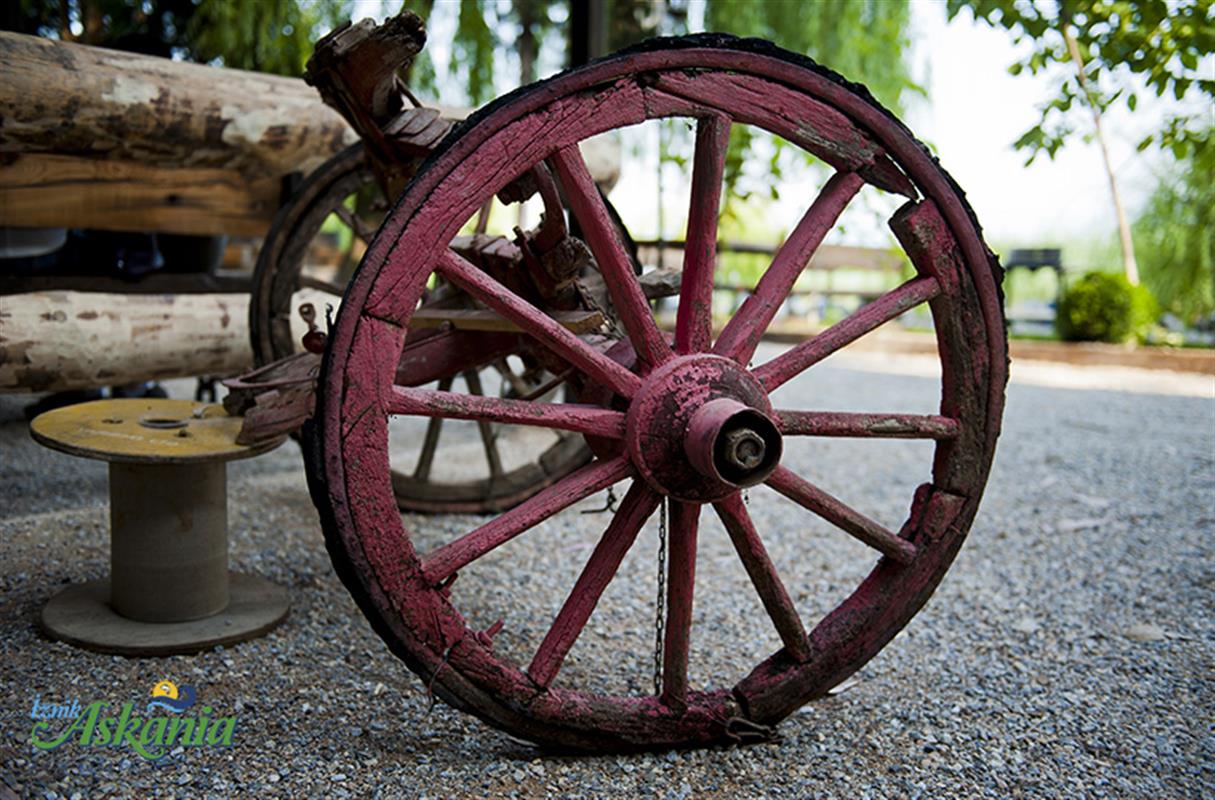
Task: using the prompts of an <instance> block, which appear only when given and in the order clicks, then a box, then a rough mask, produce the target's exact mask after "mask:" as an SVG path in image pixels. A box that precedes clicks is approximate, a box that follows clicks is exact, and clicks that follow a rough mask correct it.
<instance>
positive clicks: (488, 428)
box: [249, 144, 590, 512]
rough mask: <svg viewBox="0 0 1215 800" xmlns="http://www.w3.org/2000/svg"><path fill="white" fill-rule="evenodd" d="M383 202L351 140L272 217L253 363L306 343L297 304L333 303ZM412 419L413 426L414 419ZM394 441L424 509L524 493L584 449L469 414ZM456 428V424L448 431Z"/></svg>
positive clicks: (512, 366) (537, 381) (584, 456)
mask: <svg viewBox="0 0 1215 800" xmlns="http://www.w3.org/2000/svg"><path fill="white" fill-rule="evenodd" d="M388 207H389V203H388V201H387V200H386V199H385V198H384V196H383V193H382V191H381V190H380V187H379V184H378V182H377V181H376V177H375V174H374V172H373V171H372V169H371V166H370V165H369V164H368V162H367V158H366V153H365V149H364V147H363V145H361V144H356V145H352V146H350V147H347V148H346V149H345V150H343V151H341V152H340V153H338V154H337V155H335V156H334V157H333V158H331V159H330V160H329V161H327V162H325V163H324V164H323V165H321V166H320V167H319V168H318V169H317V170H316V171H315V172H313V173H312V174H311V175H309V176H308V177H307V178H306V179H305V180H304V182H303V184H302V185H301V186H300V187H299V189H298V190H297V191H296V192H295V194H294V196H293V197H292V199H291V201H290V202H289V203H288V204H287V205H285V206H284V207H283V209H282V210H281V211H280V212H279V214H278V215H277V217H276V218H275V221H274V224H273V225H272V226H271V229H270V231H269V233H268V234H267V235H266V239H265V241H264V242H263V245H262V249H261V252H260V254H259V256H258V262H257V269H256V271H255V273H254V279H253V291H252V297H251V301H250V306H249V328H250V333H251V335H252V342H253V351H254V357H255V359H256V361H257V363H258V365H264V364H268V363H270V362H272V361H275V360H278V359H280V358H285V357H286V356H289V355H292V354H293V353H297V352H299V351H300V350H302V349H303V347H302V344H301V338H302V335H303V334H304V333H305V332H307V330H308V328H307V327H306V325H305V323H304V321H303V319H302V317H301V313H300V310H301V308H302V307H303V306H305V305H306V304H310V305H312V306H313V307H314V309H316V310H318V312H319V313H320V314H321V315H323V314H324V313H325V310H326V307H331V308H334V309H336V308H337V307H338V306H339V305H340V303H341V298H342V293H343V291H344V290H345V288H346V283H347V281H348V279H349V277H350V275H351V273H352V272H353V271H354V267H355V266H356V265H357V264H358V261H359V259H360V258H361V257H362V254H363V250H364V248H365V247H366V245H367V244H368V243H370V241H371V239H372V236H373V235H374V234H375V231H376V230H377V229H378V228H379V225H380V222H381V221H382V220H383V218H384V216H385V214H386V213H387V210H388ZM548 377H549V376H546V375H544V374H543V373H542V372H540V371H537V370H534V369H533V370H530V371H529V370H525V369H524V367H523V365H522V364H521V363H520V362H519V360H518V359H517V358H507V357H505V356H504V357H501V358H495V359H493V361H492V363H488V364H482V365H479V366H476V367H473V368H470V369H466V370H461V371H460V372H459V374H456V375H446V376H443V377H442V378H440V379H439V381H438V382H437V385H438V387H440V388H450V386H451V385H452V384H453V383H459V384H463V385H464V386H465V387H467V388H468V389H469V390H470V391H475V392H477V393H482V392H486V391H491V392H503V393H507V394H510V395H515V396H518V395H520V394H522V395H526V394H528V393H530V392H531V391H532V390H534V389H538V388H541V386H542V385H543V384H544V382H545V381H546V380H547V378H548ZM413 427H417V426H413ZM402 428H403V429H402V430H400V431H397V432H396V435H395V437H394V438H395V439H396V440H397V444H396V446H395V447H394V448H393V467H394V469H393V486H394V491H395V493H396V497H397V504H398V505H399V506H400V507H401V508H402V509H405V510H409V511H421V512H444V511H447V512H450V511H463V512H486V511H498V510H501V509H503V508H509V507H510V506H512V505H514V504H516V503H518V502H520V501H522V500H525V499H527V498H528V497H530V496H531V495H533V494H535V493H536V492H538V491H540V490H541V489H543V488H544V487H545V486H547V485H548V484H550V483H552V482H553V481H555V480H557V479H558V478H560V477H562V476H564V475H568V474H569V473H570V472H572V471H573V470H575V469H577V468H578V467H580V466H582V465H583V464H585V463H586V462H587V460H588V459H589V458H590V452H589V451H588V450H587V448H586V446H585V444H583V442H582V441H581V440H579V439H578V438H577V437H574V436H572V435H569V434H563V435H561V436H548V437H536V436H535V435H534V433H532V434H528V433H527V432H526V431H524V432H520V431H519V430H518V429H515V430H505V429H503V428H501V427H499V426H492V425H489V424H484V423H482V424H474V423H469V424H467V425H463V426H462V428H461V426H460V425H459V424H457V425H456V426H453V425H451V424H448V425H447V426H446V428H444V427H443V425H442V421H441V420H432V421H430V422H429V423H428V424H426V425H424V426H423V429H422V430H413V429H412V428H407V427H404V426H402ZM453 428H455V429H454V430H453ZM469 450H477V451H483V457H482V459H481V461H483V468H482V469H480V471H479V472H480V474H469V473H470V470H468V469H467V468H465V469H464V470H463V471H462V474H461V473H459V472H455V471H454V470H452V469H450V468H448V467H447V466H446V465H445V462H447V461H450V460H452V454H453V452H465V451H469Z"/></svg>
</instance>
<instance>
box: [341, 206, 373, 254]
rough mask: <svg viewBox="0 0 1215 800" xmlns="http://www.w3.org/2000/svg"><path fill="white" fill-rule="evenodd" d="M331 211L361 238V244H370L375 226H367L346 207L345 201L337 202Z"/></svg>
mask: <svg viewBox="0 0 1215 800" xmlns="http://www.w3.org/2000/svg"><path fill="white" fill-rule="evenodd" d="M333 213H334V214H337V216H338V219H340V220H341V221H342V222H343V223H345V225H346V227H347V228H349V229H350V232H351V233H353V234H354V235H355V236H357V237H358V238H360V239H362V240H363V244H371V240H372V239H374V238H375V228H369V227H367V225H366V223H364V222H363V220H361V219H359V218H358V216H357V215H356V214H355V213H354V212H353V211H351V210H350V209H349V208H347V207H346V204H345V203H340V204H338V206H337V207H336V208H334V209H333Z"/></svg>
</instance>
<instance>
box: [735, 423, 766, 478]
mask: <svg viewBox="0 0 1215 800" xmlns="http://www.w3.org/2000/svg"><path fill="white" fill-rule="evenodd" d="M766 450H767V446H766V445H765V444H764V437H762V436H760V435H759V434H758V433H756V432H755V431H753V430H751V429H750V428H739V429H738V430H733V431H730V432H729V433H727V434H726V447H725V451H726V452H725V457H726V461H727V462H729V463H730V464H731V465H733V466H735V467H738V468H739V469H744V470H752V469H755V468H756V467H758V466H759V465H760V464H761V463H762V462H763V460H764V452H765V451H766Z"/></svg>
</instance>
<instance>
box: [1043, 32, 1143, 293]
mask: <svg viewBox="0 0 1215 800" xmlns="http://www.w3.org/2000/svg"><path fill="white" fill-rule="evenodd" d="M1060 28H1061V30H1062V31H1063V39H1064V41H1065V42H1067V52H1068V53H1069V54H1070V55H1071V57H1072V63H1074V64H1075V65H1076V78H1077V79H1078V80H1079V81H1080V90H1081V91H1082V92H1083V93H1084V99H1085V101H1086V102H1087V103H1088V107H1089V109H1090V110H1091V111H1092V112H1093V128H1094V129H1095V130H1096V133H1097V143H1098V144H1099V145H1100V146H1101V158H1102V159H1103V160H1104V162H1105V174H1106V177H1108V178H1109V181H1110V196H1111V197H1112V198H1113V200H1114V214H1115V215H1116V217H1117V219H1118V242H1119V244H1120V245H1121V246H1122V269H1123V271H1124V272H1125V273H1126V279H1127V280H1128V281H1130V282H1131V284H1132V285H1134V286H1138V285H1139V265H1138V264H1137V263H1136V262H1135V243H1134V241H1132V239H1131V225H1130V222H1129V221H1128V220H1127V218H1126V209H1124V208H1123V207H1122V196H1121V195H1120V194H1119V193H1118V179H1117V178H1116V177H1115V176H1114V165H1113V163H1112V162H1111V161H1110V150H1109V147H1108V146H1107V145H1106V143H1105V131H1104V130H1103V129H1102V127H1101V109H1100V107H1099V106H1098V105H1097V101H1096V98H1094V97H1093V94H1092V92H1090V91H1089V88H1088V79H1087V78H1086V77H1085V75H1084V58H1083V57H1082V56H1081V55H1080V48H1079V47H1078V46H1077V45H1076V39H1075V37H1074V36H1072V34H1071V30H1070V29H1069V28H1068V25H1067V23H1066V22H1065V23H1063V25H1061V26H1060Z"/></svg>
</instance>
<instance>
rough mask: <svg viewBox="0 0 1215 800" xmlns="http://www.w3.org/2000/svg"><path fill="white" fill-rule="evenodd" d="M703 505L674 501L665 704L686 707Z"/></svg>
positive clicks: (664, 667)
mask: <svg viewBox="0 0 1215 800" xmlns="http://www.w3.org/2000/svg"><path fill="white" fill-rule="evenodd" d="M699 521H700V506H699V505H698V504H696V503H681V502H679V501H677V500H672V501H671V532H670V537H671V538H670V551H669V552H670V556H669V559H668V561H667V624H666V637H665V638H664V640H663V645H662V698H661V700H662V703H663V705H665V706H667V707H668V708H683V707H685V706H686V705H687V696H688V644H689V641H690V640H691V632H692V597H693V594H694V589H695V584H696V533H697V528H698V527H699Z"/></svg>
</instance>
